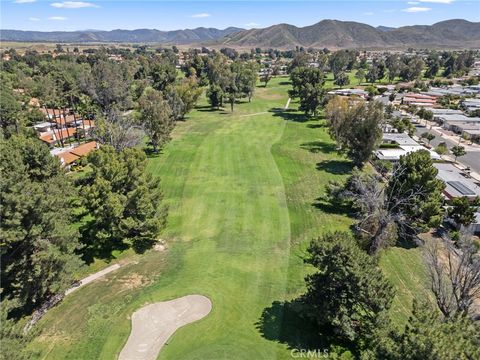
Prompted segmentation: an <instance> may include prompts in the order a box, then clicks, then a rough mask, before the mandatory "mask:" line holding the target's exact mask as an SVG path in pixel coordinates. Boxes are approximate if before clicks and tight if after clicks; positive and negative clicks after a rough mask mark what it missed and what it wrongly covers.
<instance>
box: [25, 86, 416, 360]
mask: <svg viewBox="0 0 480 360" xmlns="http://www.w3.org/2000/svg"><path fill="white" fill-rule="evenodd" d="M288 88H289V86H288V82H287V79H286V78H276V79H273V80H272V81H271V82H270V83H269V86H268V88H266V89H264V88H258V89H257V90H258V91H257V95H256V96H255V97H254V99H253V101H252V103H246V102H245V103H241V104H238V105H237V106H236V109H235V111H234V113H233V114H232V113H230V112H228V111H227V112H223V111H220V112H217V111H211V110H210V109H209V108H208V106H207V104H206V103H205V102H204V101H203V100H202V103H201V104H200V105H199V106H198V108H197V109H196V110H195V111H193V112H192V114H191V115H190V116H189V118H188V120H187V121H186V122H183V123H180V124H179V125H178V127H177V128H176V130H175V132H174V139H173V140H172V142H171V143H170V144H168V146H167V148H166V149H165V152H164V154H162V155H160V156H158V157H152V158H150V160H149V167H148V169H149V171H151V172H152V173H154V174H156V175H158V176H160V177H161V179H162V187H163V189H164V193H165V198H166V201H167V203H168V205H169V208H170V215H169V219H168V226H167V229H166V230H165V233H164V234H163V235H162V238H165V239H167V240H168V243H169V248H168V250H167V251H164V252H156V251H149V252H147V253H146V254H144V255H141V256H140V255H131V256H129V257H128V260H129V262H128V264H127V265H125V266H123V267H122V268H120V269H119V270H117V271H115V272H113V273H111V274H109V275H107V276H106V278H105V279H103V280H101V281H98V282H96V283H93V284H90V285H88V286H85V287H83V288H81V289H79V290H78V291H75V292H74V293H73V294H71V295H69V296H68V297H67V298H66V299H65V301H64V302H63V303H62V304H60V305H59V306H58V307H56V308H54V309H52V310H51V311H50V312H49V313H48V314H47V315H46V316H45V318H44V319H43V320H42V321H41V322H40V324H39V327H40V330H41V333H40V335H39V336H38V337H37V339H36V340H35V342H34V343H33V344H32V348H35V349H36V350H38V352H39V358H42V359H113V358H116V356H118V354H119V352H120V351H121V349H122V347H123V346H124V344H125V343H126V341H127V338H128V335H129V333H130V326H131V325H130V323H131V321H130V316H131V315H132V313H133V312H134V311H135V310H137V309H139V308H140V307H142V306H144V305H145V304H147V303H153V302H159V301H166V300H170V299H174V298H178V297H181V296H184V295H188V294H201V295H204V296H207V297H208V298H209V299H211V301H212V304H213V309H212V312H211V313H210V314H209V315H208V316H207V317H205V318H204V319H202V320H200V321H198V322H195V323H193V324H190V325H188V326H185V327H182V328H181V329H179V330H178V331H177V332H176V333H175V334H174V335H173V336H172V338H171V339H170V340H169V341H168V345H167V346H165V347H164V348H163V349H162V351H161V353H160V358H161V359H186V358H188V359H219V358H221V359H289V358H291V357H290V351H289V350H288V344H287V343H285V342H282V341H280V340H281V339H282V337H281V336H280V333H281V332H282V326H284V323H283V321H282V317H281V316H280V317H279V318H277V319H275V321H274V322H269V323H268V324H265V323H264V324H262V312H263V311H264V309H266V308H268V307H270V306H271V305H272V303H273V302H275V301H283V300H289V299H293V298H295V297H296V296H298V295H299V294H301V293H302V292H303V291H304V283H303V277H304V275H305V273H306V272H307V271H308V269H306V267H305V266H304V265H303V261H302V256H303V254H304V250H305V248H306V245H307V244H308V242H309V240H310V239H311V238H312V237H316V236H319V235H321V234H322V233H323V232H325V231H329V230H337V229H341V230H346V229H348V226H349V225H350V224H351V220H350V219H349V218H348V217H347V214H345V213H342V212H341V211H339V210H338V209H332V208H331V207H330V206H328V204H324V203H322V202H321V201H319V200H317V198H318V197H319V196H320V195H321V194H322V193H323V187H324V186H325V184H326V183H327V182H328V181H329V180H332V179H343V178H345V177H346V176H347V174H348V173H349V172H350V171H351V164H350V162H349V161H348V160H346V159H345V158H343V157H342V156H339V155H337V153H336V152H335V145H334V144H333V142H332V140H331V139H330V138H329V136H328V134H327V132H326V128H325V126H324V122H323V121H322V120H316V121H306V119H305V117H304V116H303V115H302V114H300V113H298V112H296V111H288V112H283V111H281V110H280V109H283V107H284V105H285V102H286V100H287V90H288ZM291 107H293V108H295V107H296V104H295V103H292V104H291ZM414 251H415V250H414ZM414 251H413V252H412V250H405V249H392V250H391V251H390V252H389V253H388V254H387V257H386V258H385V259H384V260H383V261H382V266H383V267H384V269H385V271H386V273H387V275H388V276H389V278H391V279H392V281H393V282H394V284H395V285H396V286H397V287H398V288H399V291H398V294H399V295H398V296H399V298H398V301H397V300H396V302H395V307H394V309H393V312H392V313H393V314H395V317H396V318H397V319H399V321H402V320H403V319H405V318H406V317H407V316H408V312H409V309H408V303H409V302H410V300H411V298H412V292H414V291H416V290H414V289H418V288H419V280H418V279H417V277H416V276H415V274H416V273H417V272H414V271H412V266H415V269H417V268H418V267H419V266H420V263H419V262H418V261H419V258H418V256H417V255H418V254H417V253H415V252H414ZM412 254H415V255H412ZM401 262H403V263H404V264H401ZM412 264H413V265H412ZM402 274H404V275H402ZM407 274H408V276H407ZM396 275H398V276H399V277H400V279H399V280H395V276H396ZM260 327H263V330H264V332H265V333H268V336H265V337H264V336H262V333H261V331H260V330H259V328H260Z"/></svg>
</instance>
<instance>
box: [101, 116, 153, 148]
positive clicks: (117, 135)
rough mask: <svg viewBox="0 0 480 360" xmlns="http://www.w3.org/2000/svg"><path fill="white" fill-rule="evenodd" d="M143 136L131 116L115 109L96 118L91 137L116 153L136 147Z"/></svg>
mask: <svg viewBox="0 0 480 360" xmlns="http://www.w3.org/2000/svg"><path fill="white" fill-rule="evenodd" d="M143 136H145V134H144V133H143V131H142V130H140V129H139V128H138V125H137V123H136V121H135V119H134V118H133V116H132V115H131V114H126V113H123V112H121V111H119V110H116V109H111V110H109V111H108V112H107V113H106V114H105V115H100V116H98V117H97V118H96V121H95V128H94V130H93V137H94V138H95V139H96V140H97V141H98V142H99V143H100V144H104V145H110V146H113V147H114V148H115V149H116V150H117V151H121V150H123V149H125V148H128V147H134V146H136V145H138V144H139V143H140V142H141V140H142V138H143Z"/></svg>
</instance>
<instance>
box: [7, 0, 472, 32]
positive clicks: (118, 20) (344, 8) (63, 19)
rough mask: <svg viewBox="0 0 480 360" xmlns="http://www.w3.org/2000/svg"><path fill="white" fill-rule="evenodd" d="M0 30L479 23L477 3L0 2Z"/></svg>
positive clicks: (456, 0)
mask: <svg viewBox="0 0 480 360" xmlns="http://www.w3.org/2000/svg"><path fill="white" fill-rule="evenodd" d="M0 5H1V9H0V11H1V24H0V27H1V28H2V29H19V30H41V31H53V30H66V31H67V30H85V29H99V30H112V29H138V28H149V29H159V30H175V29H185V28H195V27H199V26H205V27H216V28H222V29H223V28H225V27H228V26H237V27H243V28H252V27H266V26H269V25H273V24H278V23H289V24H293V25H297V26H305V25H311V24H314V23H316V22H318V21H320V20H322V19H337V20H351V21H358V22H363V23H367V24H370V25H373V26H378V25H385V26H394V27H398V26H404V25H414V24H427V25H429V24H433V23H435V22H438V21H441V20H446V19H456V18H460V19H466V20H470V21H480V2H479V1H478V0H471V1H468V0H467V1H460V0H417V1H406V0H405V1H396V0H383V1H380V0H376V1H350V0H340V1H339V0H337V1H321V0H317V1H278V0H277V1H273V0H272V1H200V0H198V1H154V0H150V1H127V0H120V1H118V0H116V1H113V0H108V1H105V0H103V1H98V0H97V1H89V0H84V1H60V0H53V1H45V0H0Z"/></svg>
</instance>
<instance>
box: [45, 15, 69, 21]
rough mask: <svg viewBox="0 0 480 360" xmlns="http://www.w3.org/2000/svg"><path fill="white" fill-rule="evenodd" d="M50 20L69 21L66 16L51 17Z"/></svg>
mask: <svg viewBox="0 0 480 360" xmlns="http://www.w3.org/2000/svg"><path fill="white" fill-rule="evenodd" d="M48 19H49V20H56V21H64V20H67V18H66V17H65V16H50V17H49V18H48Z"/></svg>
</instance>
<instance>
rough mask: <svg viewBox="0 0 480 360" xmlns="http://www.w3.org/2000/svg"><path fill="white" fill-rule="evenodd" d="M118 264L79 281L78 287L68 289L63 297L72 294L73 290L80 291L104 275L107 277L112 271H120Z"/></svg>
mask: <svg viewBox="0 0 480 360" xmlns="http://www.w3.org/2000/svg"><path fill="white" fill-rule="evenodd" d="M120 266H121V265H120V264H118V263H117V264H113V265H110V266H109V267H107V268H105V269H103V270H100V271H98V272H96V273H94V274H92V275H90V276H87V277H86V278H83V279H82V280H80V281H79V282H78V285H75V286H73V287H71V288H70V289H68V290H67V291H66V292H65V295H68V294H71V293H72V292H74V291H75V290H78V289H80V288H81V287H82V286H85V285H87V284H90V283H91V282H92V281H95V280H97V279H99V278H101V277H103V276H105V275H107V274H108V273H111V272H112V271H115V270H117V269H120Z"/></svg>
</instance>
